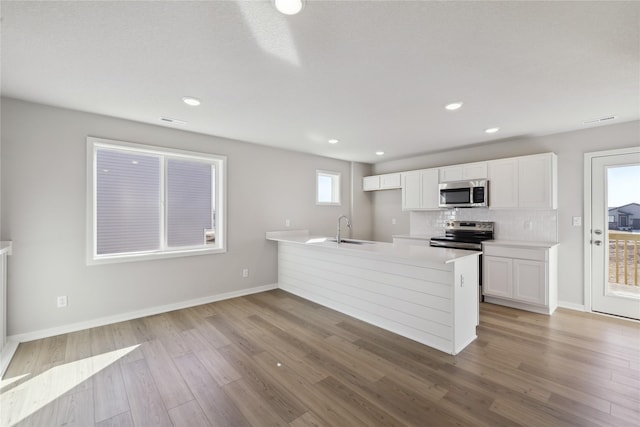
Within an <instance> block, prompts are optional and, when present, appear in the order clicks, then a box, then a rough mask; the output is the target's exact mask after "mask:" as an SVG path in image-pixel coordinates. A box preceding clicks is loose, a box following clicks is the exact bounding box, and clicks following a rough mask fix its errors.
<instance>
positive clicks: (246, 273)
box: [242, 268, 249, 277]
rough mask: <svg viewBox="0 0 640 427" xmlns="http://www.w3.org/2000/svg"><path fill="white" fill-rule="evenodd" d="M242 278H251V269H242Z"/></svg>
mask: <svg viewBox="0 0 640 427" xmlns="http://www.w3.org/2000/svg"><path fill="white" fill-rule="evenodd" d="M242 277H249V269H248V268H243V269H242Z"/></svg>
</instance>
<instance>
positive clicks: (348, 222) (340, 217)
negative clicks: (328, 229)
mask: <svg viewBox="0 0 640 427" xmlns="http://www.w3.org/2000/svg"><path fill="white" fill-rule="evenodd" d="M342 218H344V219H346V220H347V228H351V221H350V220H349V217H348V216H346V215H340V216H339V217H338V233H337V235H336V242H338V243H340V242H341V241H342V239H341V238H340V220H341V219H342Z"/></svg>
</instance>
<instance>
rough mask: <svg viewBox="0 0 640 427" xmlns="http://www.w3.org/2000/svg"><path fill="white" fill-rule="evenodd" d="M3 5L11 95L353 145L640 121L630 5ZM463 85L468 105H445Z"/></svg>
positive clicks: (286, 139)
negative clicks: (193, 103)
mask: <svg viewBox="0 0 640 427" xmlns="http://www.w3.org/2000/svg"><path fill="white" fill-rule="evenodd" d="M0 8H1V9H0V11H1V13H2V34H1V37H2V38H1V44H2V58H1V59H2V94H3V96H8V97H14V98H20V99H25V100H29V101H35V102H41V103H45V104H51V105H56V106H62V107H68V108H73V109H78V110H83V111H89V112H95V113H100V114H106V115H110V116H116V117H122V118H127V119H132V120H137V121H141V122H147V123H154V124H159V125H164V124H162V123H161V122H160V120H159V118H160V117H170V118H175V119H179V120H183V121H186V122H187V123H186V124H184V125H169V126H172V127H178V128H180V129H185V130H190V131H195V132H201V133H205V134H211V135H218V136H222V137H228V138H234V139H239V140H244V141H249V142H254V143H259V144H267V145H273V146H277V147H282V148H286V149H292V150H298V151H304V152H310V153H314V154H319V155H325V156H330V157H335V158H341V159H345V160H355V161H362V162H370V163H372V162H377V161H381V160H388V159H391V158H401V157H408V156H411V155H415V154H418V153H425V152H429V151H436V150H442V149H449V148H454V147H462V146H467V145H471V144H478V143H483V142H487V141H491V140H495V139H504V138H512V137H518V136H530V135H540V134H548V133H554V132H560V131H567V130H573V129H581V128H585V127H587V126H594V125H584V124H583V121H585V120H588V119H593V118H598V117H602V116H609V115H615V116H618V118H617V119H616V121H614V122H613V123H615V122H621V121H629V120H636V119H639V118H640V3H638V2H515V1H514V2H427V1H422V2H411V1H353V2H351V1H331V2H330V1H307V3H306V5H305V8H304V9H303V11H302V12H301V13H300V14H299V15H295V16H285V15H281V14H279V13H278V12H276V11H275V9H274V8H273V6H272V4H271V3H270V2H269V1H244V2H237V1H201V2H189V1H177V2H164V1H150V2H119V1H112V2H93V1H87V2H80V1H62V2H55V1H46V2H27V1H17V2H12V1H6V0H4V1H2V2H1V3H0ZM187 95H190V96H194V97H197V98H200V99H201V100H202V105H201V106H200V107H196V108H194V107H188V106H186V105H185V104H183V103H182V101H181V99H182V97H183V96H187ZM456 100H462V101H463V102H464V106H463V108H462V109H460V110H458V111H455V112H449V111H446V110H444V108H443V107H444V105H445V104H447V103H448V102H451V101H456ZM494 126H498V127H500V129H501V130H500V132H498V133H496V134H493V135H488V134H485V133H484V129H486V128H489V127H494ZM329 138H337V139H339V140H340V142H339V143H338V144H335V145H330V144H328V143H327V140H328V139H329ZM378 150H383V151H385V152H386V155H385V156H384V157H378V156H376V155H375V154H374V152H375V151H378Z"/></svg>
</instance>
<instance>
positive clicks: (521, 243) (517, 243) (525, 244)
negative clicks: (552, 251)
mask: <svg viewBox="0 0 640 427" xmlns="http://www.w3.org/2000/svg"><path fill="white" fill-rule="evenodd" d="M482 245H483V246H493V245H495V246H511V247H514V248H545V249H548V248H552V247H554V246H556V245H559V243H558V242H530V241H526V240H486V241H484V242H482Z"/></svg>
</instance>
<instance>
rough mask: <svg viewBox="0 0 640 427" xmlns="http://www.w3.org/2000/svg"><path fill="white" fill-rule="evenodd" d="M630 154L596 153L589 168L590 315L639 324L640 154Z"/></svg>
mask: <svg viewBox="0 0 640 427" xmlns="http://www.w3.org/2000/svg"><path fill="white" fill-rule="evenodd" d="M625 151H626V152H623V153H620V152H619V151H616V152H610V153H609V154H603V155H598V153H594V154H593V155H591V156H590V160H591V165H588V164H587V165H585V167H590V168H591V223H590V224H586V226H587V227H589V226H590V229H589V235H588V241H587V242H586V243H587V244H589V245H590V264H591V277H590V279H591V310H592V311H597V312H602V313H607V314H613V315H616V316H624V317H630V318H633V319H640V282H639V275H640V271H639V268H640V267H639V265H638V264H639V263H640V254H639V250H640V248H639V246H640V211H639V210H640V149H636V150H625ZM587 156H589V155H587ZM586 160H588V158H586ZM587 208H588V207H587ZM634 213H635V215H634ZM630 217H631V226H629V219H630ZM633 219H638V221H635V223H636V226H637V228H638V230H634V223H633Z"/></svg>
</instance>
